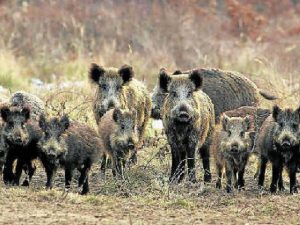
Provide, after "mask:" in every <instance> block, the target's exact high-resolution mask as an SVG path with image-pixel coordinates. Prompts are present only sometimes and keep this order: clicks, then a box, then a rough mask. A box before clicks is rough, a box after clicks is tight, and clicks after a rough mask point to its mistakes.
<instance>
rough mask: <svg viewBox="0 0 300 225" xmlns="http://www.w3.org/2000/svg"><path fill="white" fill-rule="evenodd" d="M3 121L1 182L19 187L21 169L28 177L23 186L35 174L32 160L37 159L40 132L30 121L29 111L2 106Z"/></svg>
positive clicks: (22, 108)
mask: <svg viewBox="0 0 300 225" xmlns="http://www.w3.org/2000/svg"><path fill="white" fill-rule="evenodd" d="M1 117H2V120H3V123H4V124H3V128H2V138H3V144H4V145H5V148H6V160H5V164H4V170H3V180H4V182H5V183H6V184H9V183H11V184H14V185H19V180H20V176H21V174H22V170H23V168H24V169H25V172H26V173H27V174H28V176H29V180H28V178H26V179H25V181H24V182H23V185H26V186H27V185H29V181H30V180H31V177H32V176H33V174H34V172H35V165H34V164H33V160H34V159H36V158H37V152H38V149H37V142H38V140H39V138H40V137H41V131H40V129H39V127H38V124H37V122H36V121H35V120H31V119H30V109H29V108H28V107H26V106H24V107H21V108H20V107H14V106H6V105H3V106H2V107H1ZM15 160H17V165H16V171H15V174H14V173H13V163H14V161H15Z"/></svg>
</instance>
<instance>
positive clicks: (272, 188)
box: [270, 184, 277, 193]
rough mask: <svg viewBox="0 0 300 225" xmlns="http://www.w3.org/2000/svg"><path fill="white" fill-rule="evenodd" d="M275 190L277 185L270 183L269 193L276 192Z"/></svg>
mask: <svg viewBox="0 0 300 225" xmlns="http://www.w3.org/2000/svg"><path fill="white" fill-rule="evenodd" d="M276 191H277V187H276V185H274V184H271V187H270V192H271V193H276Z"/></svg>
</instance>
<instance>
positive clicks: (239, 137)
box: [212, 113, 255, 192]
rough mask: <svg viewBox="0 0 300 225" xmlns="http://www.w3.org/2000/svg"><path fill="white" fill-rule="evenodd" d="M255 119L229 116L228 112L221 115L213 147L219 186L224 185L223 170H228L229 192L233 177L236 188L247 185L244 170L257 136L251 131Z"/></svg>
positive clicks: (217, 185) (227, 185) (217, 184)
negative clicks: (222, 180)
mask: <svg viewBox="0 0 300 225" xmlns="http://www.w3.org/2000/svg"><path fill="white" fill-rule="evenodd" d="M251 123H254V121H253V120H252V121H251V119H250V116H245V117H229V116H227V115H226V113H224V114H223V116H222V117H221V124H222V125H220V126H219V127H218V129H216V130H215V134H214V138H213V144H212V149H213V153H214V158H215V160H216V169H217V175H218V180H217V183H216V187H217V188H221V187H222V183H221V179H222V175H223V171H224V170H225V172H226V178H227V184H226V190H227V192H231V190H232V178H233V179H234V187H235V188H243V187H244V186H245V180H244V172H245V167H246V164H247V162H248V158H249V154H250V152H251V151H252V146H253V144H254V143H253V142H254V138H255V132H252V131H251V128H252V127H253V126H254V125H252V124H251Z"/></svg>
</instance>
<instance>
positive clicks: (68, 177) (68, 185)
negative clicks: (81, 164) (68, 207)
mask: <svg viewBox="0 0 300 225" xmlns="http://www.w3.org/2000/svg"><path fill="white" fill-rule="evenodd" d="M73 171H74V168H72V167H71V166H66V167H65V189H66V191H69V189H70V188H71V181H72V177H73Z"/></svg>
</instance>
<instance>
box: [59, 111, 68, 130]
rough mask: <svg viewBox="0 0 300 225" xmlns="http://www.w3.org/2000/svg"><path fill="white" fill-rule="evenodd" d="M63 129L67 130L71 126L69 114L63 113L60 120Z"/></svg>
mask: <svg viewBox="0 0 300 225" xmlns="http://www.w3.org/2000/svg"><path fill="white" fill-rule="evenodd" d="M60 124H61V125H62V128H63V130H64V131H65V130H67V129H68V128H69V126H70V119H69V116H68V115H63V116H62V117H61V120H60Z"/></svg>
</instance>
